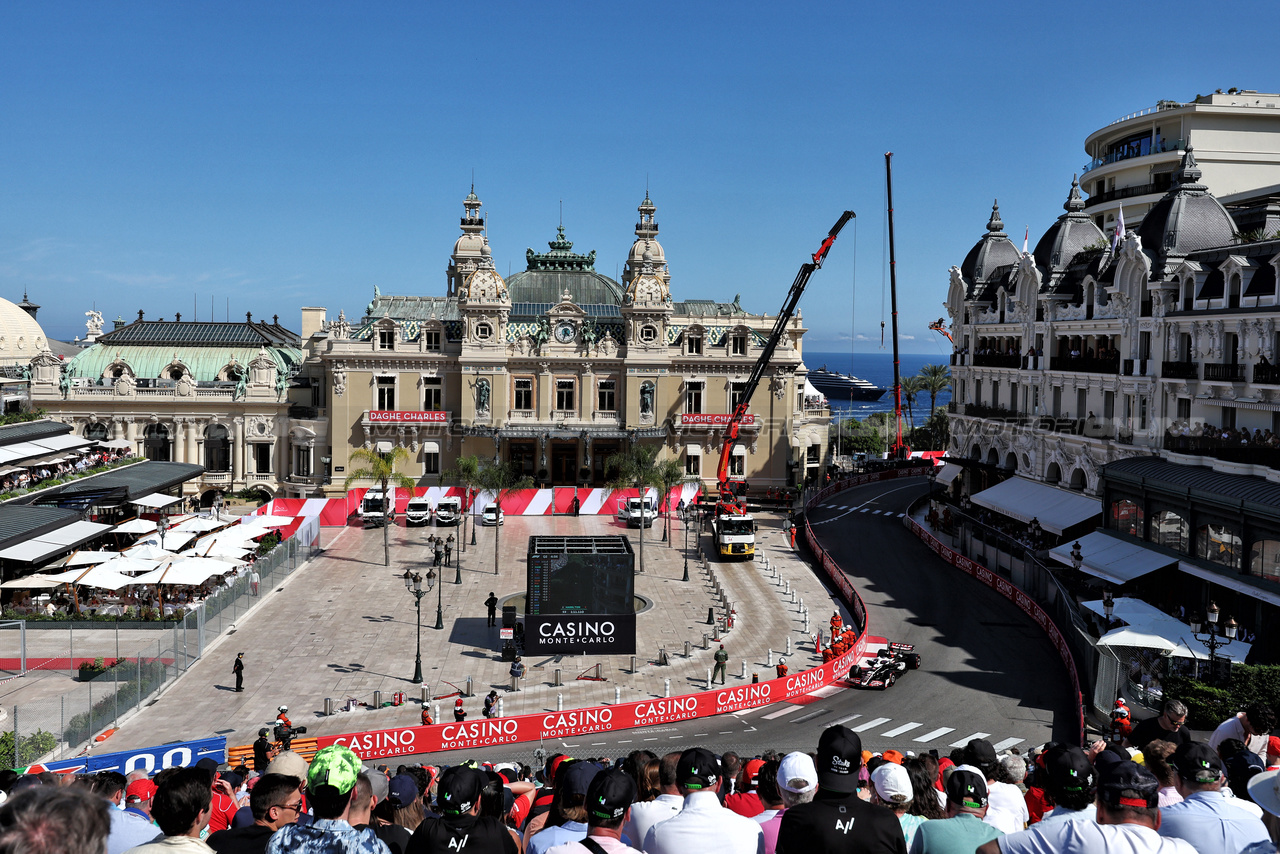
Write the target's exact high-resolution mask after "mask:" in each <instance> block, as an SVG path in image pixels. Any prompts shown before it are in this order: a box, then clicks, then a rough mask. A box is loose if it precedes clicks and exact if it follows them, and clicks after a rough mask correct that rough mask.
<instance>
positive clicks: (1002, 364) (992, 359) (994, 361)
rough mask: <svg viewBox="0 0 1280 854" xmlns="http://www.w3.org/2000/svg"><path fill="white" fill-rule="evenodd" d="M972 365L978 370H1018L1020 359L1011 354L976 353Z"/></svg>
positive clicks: (1020, 364) (1020, 363)
mask: <svg viewBox="0 0 1280 854" xmlns="http://www.w3.org/2000/svg"><path fill="white" fill-rule="evenodd" d="M973 364H974V366H975V367H979V368H1018V367H1021V366H1022V357H1021V356H1019V355H1016V354H1012V353H976V354H974V357H973Z"/></svg>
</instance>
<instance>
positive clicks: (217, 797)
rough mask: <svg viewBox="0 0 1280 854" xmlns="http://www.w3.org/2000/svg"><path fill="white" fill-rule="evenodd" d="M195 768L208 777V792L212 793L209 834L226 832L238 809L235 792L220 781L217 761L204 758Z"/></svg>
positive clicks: (227, 784) (207, 757) (228, 785)
mask: <svg viewBox="0 0 1280 854" xmlns="http://www.w3.org/2000/svg"><path fill="white" fill-rule="evenodd" d="M196 767H197V768H200V769H202V770H203V771H204V772H205V773H206V774H208V775H209V790H210V792H212V802H211V807H210V808H211V809H212V811H213V812H212V814H211V815H210V816H209V832H210V833H217V832H218V831H219V830H226V829H227V828H228V827H230V826H231V822H232V820H234V819H235V817H236V810H238V809H239V808H240V805H239V804H237V803H236V798H235V791H234V790H233V789H232V788H231V785H230V784H229V783H227V782H224V781H223V780H221V779H220V775H219V774H218V760H216V759H213V758H212V757H209V756H206V757H204V758H203V759H201V760H200V761H199V762H197V763H196Z"/></svg>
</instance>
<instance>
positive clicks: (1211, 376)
mask: <svg viewBox="0 0 1280 854" xmlns="http://www.w3.org/2000/svg"><path fill="white" fill-rule="evenodd" d="M1204 378H1205V379H1206V380H1217V381H1218V382H1231V383H1242V382H1244V365H1214V364H1210V363H1207V362H1206V363H1205V366H1204Z"/></svg>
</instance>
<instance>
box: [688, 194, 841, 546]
mask: <svg viewBox="0 0 1280 854" xmlns="http://www.w3.org/2000/svg"><path fill="white" fill-rule="evenodd" d="M853 218H854V213H853V211H845V212H844V213H842V214H840V218H839V219H838V220H836V224H835V225H833V226H831V230H830V231H829V232H827V236H826V238H825V239H823V241H822V245H821V246H819V247H818V251H817V252H815V253H813V256H812V257H811V259H810V260H808V261H805V262H804V263H803V264H801V265H800V272H798V273H797V274H796V279H795V281H794V282H792V283H791V290H790V291H788V292H787V298H786V299H785V300H784V301H783V303H782V310H781V311H780V312H778V316H777V318H776V319H775V320H774V323H773V330H772V331H771V332H770V333H769V337H768V338H767V339H766V340H765V342H764V347H763V348H762V349H761V351H760V358H759V359H757V360H756V363H755V366H754V367H753V368H752V369H751V374H750V376H748V377H747V382H746V384H745V385H744V387H743V389H742V392H741V395H742V396H741V397H740V398H739V399H738V405H737V406H735V407H734V408H733V412H732V414H730V416H729V421H728V423H727V424H726V425H725V430H724V448H723V449H722V450H721V451H720V465H719V466H718V467H717V469H716V479H717V481H718V482H719V496H718V497H717V499H716V509H715V516H714V517H713V518H712V520H711V532H712V537H713V538H714V540H715V545H716V551H717V552H718V553H719V554H720V556H721V557H722V558H748V559H749V558H751V557H752V556H754V555H755V553H756V535H755V520H754V519H752V518H751V516H750V514H748V513H747V502H746V496H745V492H746V482H745V481H731V480H730V479H729V461H730V460H731V459H732V458H733V448H734V446H735V445H737V444H738V431H739V429H740V428H741V427H742V421H743V419H744V418H745V417H746V415H747V407H749V406H750V405H751V397H752V395H754V394H755V391H756V387H757V386H758V385H760V380H761V379H763V378H764V372H765V370H766V369H767V368H768V367H769V362H770V360H772V359H773V354H774V351H775V350H777V348H778V343H779V342H780V341H781V340H782V336H783V335H784V334H785V333H786V331H787V324H788V323H790V322H791V317H792V315H794V314H795V311H796V306H797V305H798V304H799V302H800V296H801V295H802V294H803V293H804V289H805V286H806V285H808V284H809V277H810V276H812V275H813V271H814V270H817V269H820V268H821V267H822V262H823V261H825V260H826V257H827V253H828V252H829V251H831V244H833V243H835V242H836V237H837V236H839V234H840V230H841V229H842V228H844V227H845V225H846V224H847V223H848V222H849V220H851V219H853Z"/></svg>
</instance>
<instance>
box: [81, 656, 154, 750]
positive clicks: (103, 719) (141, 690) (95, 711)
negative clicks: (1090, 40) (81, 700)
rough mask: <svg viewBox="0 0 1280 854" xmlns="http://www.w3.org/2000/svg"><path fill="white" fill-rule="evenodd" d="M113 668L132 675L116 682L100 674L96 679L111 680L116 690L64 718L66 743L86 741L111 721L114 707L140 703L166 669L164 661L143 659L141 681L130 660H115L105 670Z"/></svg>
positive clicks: (123, 674) (125, 707) (152, 689)
mask: <svg viewBox="0 0 1280 854" xmlns="http://www.w3.org/2000/svg"><path fill="white" fill-rule="evenodd" d="M116 668H120V675H121V676H130V677H133V678H131V679H127V680H123V681H120V682H118V683H116V682H113V680H109V679H104V678H101V677H99V678H98V680H96V681H99V682H111V683H112V684H115V685H116V686H117V690H116V691H115V692H113V693H107V694H106V696H104V697H103V698H102V699H101V700H99V701H98V702H96V703H94V704H93V707H92V708H91V709H90V710H89V711H87V712H81V713H80V714H78V715H73V716H72V717H71V719H70V720H69V721H67V726H66V729H65V730H63V733H62V738H63V740H64V741H66V743H67V744H68V745H69V746H71V747H76V746H78V745H79V744H81V743H82V742H85V741H88V740H89V739H90V738H92V737H93V734H94V733H95V732H97V731H98V730H101V729H105V728H106V727H107V726H108V725H110V724H111V723H112V722H113V721H114V720H115V715H116V710H117V708H118V709H119V710H120V711H123V710H125V709H128V708H131V707H133V706H134V705H136V704H138V703H140V702H142V700H143V699H145V698H146V697H148V696H150V695H151V693H152V692H154V691H155V690H156V689H157V688H159V687H160V686H161V685H163V684H164V681H165V671H166V668H165V665H164V662H163V661H160V660H158V659H154V658H153V659H150V660H145V659H144V660H143V662H142V666H141V673H142V680H141V682H139V681H138V678H137V675H138V672H139V668H138V665H136V664H135V663H134V662H132V661H119V662H117V663H116V666H115V667H112V668H108V669H107V671H106V672H107V673H110V672H111V671H112V670H115V669H116ZM117 697H118V698H119V703H118V704H117V702H116V699H117Z"/></svg>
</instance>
